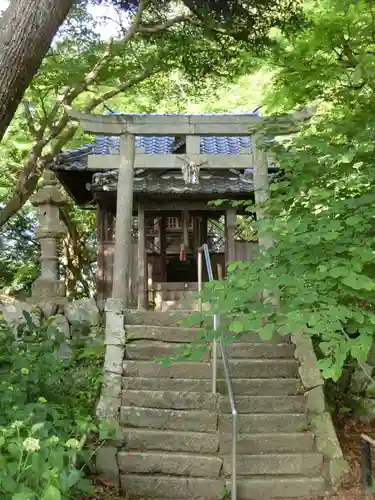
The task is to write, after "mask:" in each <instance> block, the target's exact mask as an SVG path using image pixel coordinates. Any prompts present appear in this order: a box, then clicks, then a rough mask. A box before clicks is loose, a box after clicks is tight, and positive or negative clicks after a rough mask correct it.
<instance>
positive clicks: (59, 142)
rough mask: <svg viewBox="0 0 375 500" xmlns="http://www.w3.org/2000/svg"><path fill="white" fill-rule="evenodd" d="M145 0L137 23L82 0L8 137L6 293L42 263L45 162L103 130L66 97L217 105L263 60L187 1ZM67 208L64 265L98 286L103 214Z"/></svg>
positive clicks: (84, 284) (74, 285)
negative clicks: (39, 226)
mask: <svg viewBox="0 0 375 500" xmlns="http://www.w3.org/2000/svg"><path fill="white" fill-rule="evenodd" d="M137 6H138V7H139V5H138V4H137ZM144 6H145V8H144V10H143V11H142V12H141V15H140V20H139V19H138V18H136V17H134V18H133V24H131V25H130V26H129V15H126V16H123V17H121V16H120V17H119V20H118V22H117V21H116V22H115V21H113V20H112V21H111V20H109V19H107V18H101V17H100V16H94V15H93V14H92V11H91V10H90V8H89V6H88V4H87V3H86V2H81V3H78V4H77V5H76V7H75V8H74V9H73V10H72V12H71V14H70V16H69V17H68V19H67V21H66V23H65V24H64V25H63V27H62V28H61V30H60V33H59V36H58V37H57V38H56V40H55V42H54V44H53V47H52V49H51V51H50V52H49V54H48V55H47V57H46V58H45V59H44V62H43V64H42V67H41V69H40V71H39V73H38V75H37V76H36V77H35V78H34V80H33V82H32V84H31V86H30V87H29V89H28V91H27V93H26V95H25V100H24V103H23V104H22V106H20V108H19V110H18V113H17V114H16V116H15V118H14V119H13V121H12V124H11V126H10V128H9V130H8V133H7V135H6V137H5V139H4V140H3V141H2V143H1V144H0V158H1V160H0V165H1V169H0V172H1V173H0V226H2V235H3V237H2V244H3V247H4V252H2V253H1V255H0V268H1V270H2V271H3V273H1V275H2V277H1V282H0V287H1V288H2V289H3V291H4V292H5V293H10V294H13V295H14V294H21V295H22V296H24V295H28V294H29V293H30V285H31V282H32V281H33V280H34V278H35V276H36V275H37V273H38V271H39V269H38V256H37V242H36V240H35V235H34V228H35V222H36V214H35V211H34V210H33V209H32V207H31V206H30V204H29V203H28V200H29V197H30V196H31V194H32V193H33V192H34V191H35V189H36V188H37V186H38V181H39V179H40V176H41V174H42V172H43V169H44V168H45V167H46V166H47V165H49V164H50V163H51V161H52V160H53V158H54V157H55V156H56V155H57V154H58V153H59V152H60V151H61V150H62V149H74V148H77V147H79V146H81V145H82V144H85V143H86V144H87V143H89V142H91V141H92V139H93V138H92V137H91V136H89V137H87V136H84V134H82V132H81V131H79V130H77V126H76V125H75V124H73V123H71V122H69V119H68V116H67V114H66V110H65V106H74V107H77V108H84V109H85V110H86V111H92V110H95V109H96V110H97V111H98V112H103V111H106V110H105V109H104V108H103V103H108V105H109V106H110V107H112V108H114V110H115V111H128V112H186V111H187V110H188V109H189V107H190V108H191V110H192V111H194V110H197V111H199V110H204V109H205V108H204V107H203V106H202V104H201V103H202V102H203V101H204V100H206V101H207V104H208V108H207V109H208V110H210V109H209V106H210V104H211V102H214V101H218V100H220V101H221V102H223V98H222V96H220V95H218V92H219V91H220V90H221V86H222V84H223V83H224V82H226V85H228V82H230V81H232V80H233V79H234V78H235V77H236V76H237V75H238V74H243V73H244V72H246V70H247V68H249V67H252V66H253V58H252V57H251V56H250V55H249V54H248V51H247V45H246V44H245V43H243V42H234V41H233V39H231V38H230V37H228V36H226V35H225V34H223V36H220V37H216V38H215V39H213V38H210V37H207V33H206V31H205V28H204V25H203V24H202V23H200V22H197V23H192V22H191V16H190V14H188V13H187V12H186V9H182V11H181V10H179V9H177V10H176V11H174V10H173V9H169V7H168V8H167V9H164V10H157V9H155V8H154V7H153V6H152V5H151V4H150V5H148V6H147V5H146V3H144ZM181 13H182V14H181ZM181 16H182V17H181ZM107 32H110V35H111V36H112V35H113V38H109V37H108V36H106V33H107ZM182 48H183V49H182ZM230 95H234V94H233V92H231V93H230ZM207 97H209V98H208V99H207ZM239 99H241V101H242V102H241V105H242V106H245V107H246V103H245V101H243V99H242V96H241V95H239ZM251 105H252V104H251ZM212 110H213V111H215V109H214V108H212ZM22 207H24V208H23V209H22ZM21 210H23V211H22V212H21ZM62 218H63V220H64V223H65V225H66V226H67V229H68V234H67V237H66V238H64V241H63V245H62V263H63V265H62V266H61V275H62V277H63V278H64V279H65V282H66V285H67V290H68V293H69V295H70V296H71V297H81V296H87V295H93V293H94V280H93V273H94V271H95V258H96V257H95V215H94V214H93V213H88V212H83V211H82V210H78V209H77V208H76V207H73V206H69V207H68V209H67V210H65V211H64V214H62ZM27 226H29V227H28V230H27ZM17 228H18V229H17ZM16 233H17V234H16ZM16 242H17V243H16ZM16 247H17V252H16V253H15V248H16Z"/></svg>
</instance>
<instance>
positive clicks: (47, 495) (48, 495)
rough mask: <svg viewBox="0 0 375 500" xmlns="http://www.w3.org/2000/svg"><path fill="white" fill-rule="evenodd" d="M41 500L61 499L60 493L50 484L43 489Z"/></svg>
mask: <svg viewBox="0 0 375 500" xmlns="http://www.w3.org/2000/svg"><path fill="white" fill-rule="evenodd" d="M41 500H61V493H60V491H59V490H58V489H57V488H56V487H55V486H53V485H52V484H50V485H49V486H48V487H47V489H46V490H45V492H44V494H43V496H42V498H41Z"/></svg>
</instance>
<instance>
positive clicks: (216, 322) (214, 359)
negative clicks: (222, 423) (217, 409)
mask: <svg viewBox="0 0 375 500" xmlns="http://www.w3.org/2000/svg"><path fill="white" fill-rule="evenodd" d="M218 327H219V318H218V316H217V314H214V332H215V333H216V332H217V330H218ZM216 391H217V342H216V337H215V338H214V340H213V342H212V394H216Z"/></svg>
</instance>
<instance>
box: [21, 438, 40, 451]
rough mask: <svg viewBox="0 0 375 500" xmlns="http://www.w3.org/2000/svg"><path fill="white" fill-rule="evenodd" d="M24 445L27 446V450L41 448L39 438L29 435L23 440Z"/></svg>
mask: <svg viewBox="0 0 375 500" xmlns="http://www.w3.org/2000/svg"><path fill="white" fill-rule="evenodd" d="M23 447H24V448H25V450H26V451H30V452H32V451H38V450H40V444H39V439H35V438H32V437H28V438H26V439H25V441H24V442H23Z"/></svg>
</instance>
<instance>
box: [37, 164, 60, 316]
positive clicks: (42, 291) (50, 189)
mask: <svg viewBox="0 0 375 500" xmlns="http://www.w3.org/2000/svg"><path fill="white" fill-rule="evenodd" d="M30 201H31V203H32V204H33V205H34V206H36V207H39V226H38V227H37V229H36V237H37V239H38V241H39V244H40V250H41V254H40V265H41V273H40V277H39V278H38V279H37V280H36V281H35V282H34V283H33V285H32V299H33V302H37V303H38V304H40V305H41V304H43V303H49V304H51V306H52V304H54V305H59V304H61V303H62V302H64V300H65V296H66V291H65V284H64V282H62V281H60V279H59V272H58V243H59V240H60V239H61V238H62V237H63V236H64V234H65V233H66V228H65V226H64V225H63V223H62V222H61V220H60V215H59V207H61V206H64V205H67V203H68V198H67V197H66V196H65V195H64V194H63V193H62V192H61V191H60V189H59V187H58V181H57V179H56V177H55V175H54V174H53V173H52V172H51V171H49V170H46V171H45V172H44V175H43V179H42V182H41V186H40V188H39V190H38V191H37V192H36V193H35V194H34V195H33V196H32V197H31V200H30ZM52 307H53V306H52Z"/></svg>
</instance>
